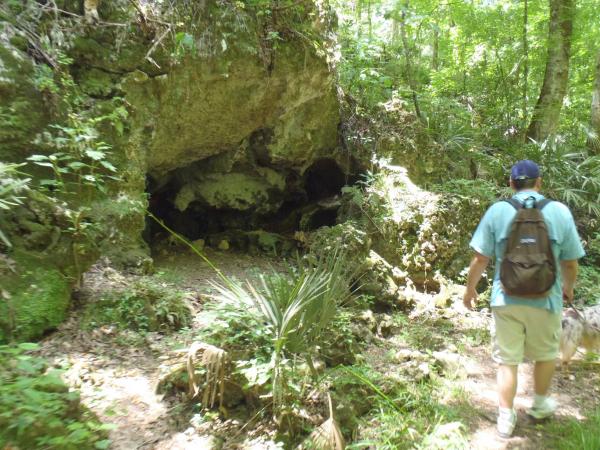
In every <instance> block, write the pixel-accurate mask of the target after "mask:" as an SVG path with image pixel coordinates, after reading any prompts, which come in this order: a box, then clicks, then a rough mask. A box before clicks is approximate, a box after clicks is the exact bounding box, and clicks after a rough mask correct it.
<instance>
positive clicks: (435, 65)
mask: <svg viewBox="0 0 600 450" xmlns="http://www.w3.org/2000/svg"><path fill="white" fill-rule="evenodd" d="M439 58H440V29H439V27H438V26H437V24H435V25H434V29H433V56H432V57H431V68H432V69H433V70H435V71H436V72H437V70H438V69H439V68H440V59H439Z"/></svg>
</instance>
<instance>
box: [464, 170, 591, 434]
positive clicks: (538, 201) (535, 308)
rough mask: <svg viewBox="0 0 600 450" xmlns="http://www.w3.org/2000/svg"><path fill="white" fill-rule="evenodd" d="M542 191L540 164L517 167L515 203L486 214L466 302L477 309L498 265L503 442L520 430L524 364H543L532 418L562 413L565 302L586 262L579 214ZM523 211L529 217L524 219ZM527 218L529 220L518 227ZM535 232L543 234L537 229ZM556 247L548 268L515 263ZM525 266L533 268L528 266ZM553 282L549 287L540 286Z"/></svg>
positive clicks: (495, 294)
mask: <svg viewBox="0 0 600 450" xmlns="http://www.w3.org/2000/svg"><path fill="white" fill-rule="evenodd" d="M541 183H542V179H541V177H540V170H539V167H538V165H537V164H536V163H534V162H533V161H530V160H523V161H519V162H517V163H516V164H515V165H514V166H513V167H512V169H511V177H510V186H511V188H512V189H513V190H514V191H515V195H514V196H513V197H512V199H511V200H510V201H500V202H497V203H495V204H493V205H492V206H491V207H490V208H489V209H488V210H487V211H486V213H485V215H484V216H483V218H482V220H481V222H480V223H479V226H478V227H477V230H476V231H475V234H474V235H473V238H472V240H471V243H470V246H471V248H472V249H473V250H474V251H475V256H474V257H473V259H472V261H471V264H470V267H469V275H468V277H467V286H466V290H465V294H464V297H463V302H464V304H465V306H466V307H467V308H470V309H472V308H473V307H474V306H475V303H476V301H477V291H476V289H475V288H476V286H477V283H478V282H479V280H480V279H481V276H482V274H483V272H484V271H485V269H486V267H487V265H488V263H489V261H490V259H491V258H495V275H494V282H493V286H492V299H491V307H492V313H493V317H494V328H495V330H494V333H493V341H494V342H493V352H492V357H493V359H494V361H496V362H497V363H498V364H499V367H498V397H499V412H498V421H497V429H498V434H499V435H500V436H502V437H510V436H511V435H512V433H513V430H514V428H515V425H516V422H517V415H516V412H515V410H514V406H513V402H514V398H515V395H516V392H517V369H518V365H519V364H520V363H521V362H522V361H523V357H524V356H525V357H527V358H529V359H530V360H532V361H535V367H534V372H533V383H534V389H535V397H534V399H533V405H532V407H531V408H530V409H529V410H527V414H529V415H531V416H532V417H534V418H537V419H543V418H546V417H550V416H551V415H552V414H553V413H554V411H555V410H556V407H557V404H556V401H555V400H554V399H552V398H550V397H549V396H548V391H549V388H550V383H551V381H552V376H553V375H554V367H555V360H556V358H557V356H558V352H559V343H560V342H559V341H560V332H561V316H562V314H561V312H562V304H563V298H564V299H569V300H571V299H572V298H573V286H574V284H575V279H576V277H577V268H578V263H577V260H578V259H579V258H581V257H582V256H584V254H585V253H584V250H583V247H582V245H581V240H580V239H579V235H578V234H577V229H576V227H575V223H574V221H573V216H572V215H571V212H570V211H569V209H568V208H567V207H566V206H565V205H563V204H562V203H559V202H557V201H548V200H545V199H544V196H543V195H541V194H540V189H541ZM521 208H526V210H525V211H522V212H520V210H521ZM529 208H537V210H538V211H540V213H541V217H540V216H537V217H540V220H539V221H538V222H542V223H540V224H538V225H535V217H536V215H537V214H538V213H537V212H536V211H532V210H530V209H529ZM523 217H524V218H525V219H524V220H515V218H517V219H521V218H523ZM532 218H533V219H532ZM542 218H543V220H542ZM532 224H534V225H535V226H537V227H538V228H535V229H534V228H531V226H532ZM519 227H530V228H527V230H528V231H527V233H528V234H525V235H524V234H521V235H519V233H523V231H522V230H524V229H526V228H519ZM539 230H541V231H539ZM546 230H547V231H546ZM535 233H543V234H542V235H536V234H535ZM538 236H541V237H538ZM548 239H549V245H548V247H549V249H548V254H549V255H550V256H549V257H548V260H547V261H544V256H543V253H540V252H537V253H535V255H534V256H535V257H533V259H531V258H530V256H531V255H529V256H525V257H523V256H521V257H519V256H518V255H517V256H515V257H513V255H516V254H517V253H518V252H521V254H523V252H525V253H526V252H530V253H531V252H532V250H528V249H530V248H535V247H531V245H533V246H535V245H542V244H543V242H541V241H544V240H545V242H548ZM538 241H539V242H538ZM507 246H508V247H510V248H507ZM550 249H551V253H550ZM509 252H510V258H509V257H508V256H509ZM534 252H535V250H534ZM505 253H506V254H505ZM536 258H537V259H536ZM524 260H527V261H526V263H523V264H521V262H523V261H524ZM515 261H516V262H515ZM511 264H512V265H511ZM536 264H538V265H539V267H540V269H539V270H538V269H536V270H537V272H536V275H534V276H532V277H529V280H526V278H527V277H528V276H529V275H528V273H527V271H528V270H529V271H531V270H533V269H535V265H536ZM532 268H533V269H532ZM501 272H502V273H501ZM544 280H545V281H544ZM545 282H547V286H539V285H540V284H544V283H545ZM519 284H521V287H519ZM536 284H537V285H538V286H536ZM507 286H510V288H508V287H507ZM536 288H537V289H536Z"/></svg>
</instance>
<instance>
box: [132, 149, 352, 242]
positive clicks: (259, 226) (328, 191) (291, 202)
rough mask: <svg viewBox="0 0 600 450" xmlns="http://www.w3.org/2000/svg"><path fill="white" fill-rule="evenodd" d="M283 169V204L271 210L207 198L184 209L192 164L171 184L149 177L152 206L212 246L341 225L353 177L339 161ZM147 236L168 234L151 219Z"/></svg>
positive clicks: (172, 225) (278, 196)
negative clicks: (183, 194) (342, 201)
mask: <svg viewBox="0 0 600 450" xmlns="http://www.w3.org/2000/svg"><path fill="white" fill-rule="evenodd" d="M199 169H202V166H201V165H198V163H196V165H195V166H194V170H195V171H198V170H199ZM245 170H248V169H247V168H245ZM278 173H280V174H282V175H284V179H285V188H284V189H282V190H281V192H277V193H276V194H275V195H273V196H272V198H274V199H277V200H278V203H276V204H275V206H274V207H273V208H272V210H270V211H268V212H266V213H265V212H264V211H261V210H260V205H255V206H252V207H250V208H247V209H245V210H241V209H235V208H226V207H220V208H217V207H215V206H211V205H210V204H208V203H207V202H206V201H203V200H202V199H194V200H193V201H190V202H189V203H187V204H186V205H185V208H181V205H179V206H180V207H179V208H178V204H177V198H178V195H179V193H180V192H181V190H182V188H183V187H184V186H185V183H189V168H182V169H176V170H175V171H173V172H172V173H170V174H169V176H168V178H167V181H166V182H165V180H164V179H163V180H162V182H161V183H159V182H158V181H157V180H156V179H154V178H153V177H152V176H148V177H147V187H146V188H147V192H148V194H149V210H150V211H151V212H152V213H153V214H154V215H155V216H156V217H158V218H159V219H161V220H162V221H163V222H164V223H165V224H166V225H167V226H168V227H169V228H171V229H172V230H174V231H175V232H177V233H179V234H181V235H183V236H184V237H185V238H187V239H189V240H192V241H194V240H197V239H203V240H204V241H205V242H206V243H208V244H209V245H213V244H214V245H216V243H218V242H219V241H220V240H221V239H226V240H228V241H229V242H233V244H234V246H235V244H236V242H241V240H240V238H239V236H242V235H248V234H251V233H254V232H256V231H257V230H261V231H264V232H267V233H273V234H277V235H280V236H287V237H292V236H294V233H295V232H296V231H314V230H316V229H318V228H320V227H322V226H333V225H335V224H336V222H337V215H338V209H339V206H340V197H341V189H342V187H343V186H345V185H346V183H347V181H348V180H349V179H351V178H349V177H348V175H347V174H346V173H345V172H344V170H343V169H342V168H341V167H340V165H339V164H338V163H337V162H336V161H335V160H334V159H332V158H323V159H319V160H317V161H315V162H314V163H313V164H311V165H310V166H309V167H308V169H306V170H305V172H304V174H299V173H298V172H296V171H293V170H291V169H285V168H280V169H278ZM181 209H183V210H181ZM144 235H145V238H146V240H147V242H148V243H149V244H150V245H151V246H153V245H154V244H155V243H156V242H158V241H161V240H163V239H165V238H166V237H167V236H168V233H167V232H166V231H165V230H164V229H163V228H162V227H161V226H160V225H159V224H157V223H155V222H154V221H152V220H150V221H148V224H147V227H146V231H145V233H144ZM239 246H240V247H243V245H241V244H240V245H239Z"/></svg>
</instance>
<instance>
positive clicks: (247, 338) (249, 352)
mask: <svg viewBox="0 0 600 450" xmlns="http://www.w3.org/2000/svg"><path fill="white" fill-rule="evenodd" d="M344 261H345V256H344V255H343V254H340V252H339V251H333V252H331V253H329V254H328V255H327V256H325V257H322V258H321V259H319V260H316V261H313V262H312V263H309V262H307V261H301V262H300V265H299V267H297V268H292V269H290V271H289V272H288V273H286V274H282V273H276V272H273V273H270V274H267V275H261V276H260V279H259V283H255V284H251V283H249V282H247V283H245V284H242V283H239V282H237V281H235V280H232V279H228V278H226V277H224V276H223V277H222V279H223V284H221V285H215V288H216V291H217V295H216V297H215V301H214V302H213V303H212V304H211V305H209V306H207V308H206V309H207V312H205V313H203V314H201V316H200V318H199V320H200V321H202V322H206V323H207V325H208V326H205V327H203V329H202V331H201V333H200V336H199V339H202V340H204V341H206V342H210V343H214V345H218V346H219V347H221V348H224V349H225V350H227V351H228V352H230V354H232V355H234V359H235V360H236V367H237V372H238V373H239V374H241V375H243V376H244V377H245V380H246V388H248V389H254V390H257V389H258V390H266V391H269V392H271V394H272V395H273V411H274V413H275V414H276V415H280V414H281V413H282V412H283V411H284V410H285V409H286V408H287V407H288V406H289V405H290V404H291V402H294V401H295V400H294V399H297V398H298V396H299V395H300V392H301V390H302V389H301V385H302V384H303V383H306V381H307V380H306V379H304V381H302V378H303V375H302V373H301V372H303V371H301V370H300V367H301V366H304V367H306V369H307V371H304V374H306V373H307V372H308V373H309V374H310V375H311V377H312V379H313V380H315V379H317V377H318V372H317V369H316V367H315V364H314V358H315V357H320V356H322V349H323V345H326V343H327V339H328V338H329V337H332V336H333V335H335V330H334V326H335V325H340V324H342V323H345V322H346V320H345V319H344V318H343V314H341V308H342V306H343V305H344V304H345V303H346V302H347V300H348V299H349V298H350V296H351V294H352V292H351V288H350V284H349V278H348V277H347V273H346V269H345V264H344ZM344 330H347V327H342V334H345V331H344ZM348 339H349V337H348V336H345V338H344V339H343V343H344V345H345V344H346V341H347V340H348Z"/></svg>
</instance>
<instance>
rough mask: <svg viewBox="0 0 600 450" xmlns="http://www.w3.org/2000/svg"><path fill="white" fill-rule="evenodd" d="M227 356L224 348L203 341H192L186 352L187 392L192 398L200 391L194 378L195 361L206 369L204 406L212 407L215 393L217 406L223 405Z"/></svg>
mask: <svg viewBox="0 0 600 450" xmlns="http://www.w3.org/2000/svg"><path fill="white" fill-rule="evenodd" d="M198 356H200V358H198ZM227 357H228V355H227V352H226V351H225V350H223V349H220V348H218V347H215V346H214V345H210V344H206V343H204V342H194V343H193V344H192V345H191V346H190V348H189V350H188V352H187V372H188V378H189V393H190V395H191V396H192V398H194V397H196V396H197V395H198V394H199V393H200V387H199V386H198V383H197V380H196V378H197V377H196V370H195V367H196V363H197V362H198V363H199V365H200V366H202V367H204V369H205V371H206V376H205V379H204V390H203V392H202V406H204V407H205V408H213V407H214V406H215V400H216V399H217V394H218V396H219V407H221V406H223V391H224V388H225V366H226V363H227Z"/></svg>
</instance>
